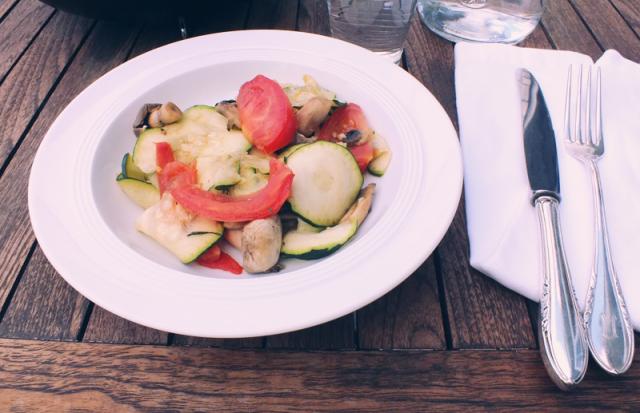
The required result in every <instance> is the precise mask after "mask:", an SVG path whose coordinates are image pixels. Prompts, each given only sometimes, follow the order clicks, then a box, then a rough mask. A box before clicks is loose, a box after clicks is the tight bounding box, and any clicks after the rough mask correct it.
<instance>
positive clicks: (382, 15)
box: [327, 0, 416, 63]
mask: <svg viewBox="0 0 640 413" xmlns="http://www.w3.org/2000/svg"><path fill="white" fill-rule="evenodd" d="M415 4H416V0H327V5H328V7H329V16H330V24H331V34H332V35H333V37H336V38H338V39H341V40H346V41H348V42H351V43H355V44H357V45H360V46H362V47H366V48H367V49H369V50H372V51H373V52H376V53H378V54H381V55H384V56H387V57H389V58H390V59H392V60H393V61H394V62H396V63H398V62H399V61H400V58H401V56H402V44H403V43H404V40H405V38H406V37H407V31H408V30H409V20H410V19H411V15H412V14H413V10H414V9H415Z"/></svg>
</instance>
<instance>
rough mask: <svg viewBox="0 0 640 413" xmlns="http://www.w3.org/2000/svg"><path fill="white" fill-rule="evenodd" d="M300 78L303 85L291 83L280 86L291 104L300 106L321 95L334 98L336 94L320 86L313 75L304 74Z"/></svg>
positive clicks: (329, 98)
mask: <svg viewBox="0 0 640 413" xmlns="http://www.w3.org/2000/svg"><path fill="white" fill-rule="evenodd" d="M302 80H303V81H304V85H303V86H297V85H292V84H285V85H283V86H282V88H283V90H284V92H285V93H286V94H287V97H288V98H289V101H290V102H291V105H293V106H295V107H301V106H303V105H304V104H305V103H307V102H308V101H309V100H310V99H313V98H314V97H322V98H325V99H328V100H331V101H333V100H334V99H335V97H336V94H335V93H333V92H331V91H329V90H327V89H323V88H321V87H320V85H318V82H316V80H315V79H314V78H313V77H311V76H309V75H304V76H303V77H302Z"/></svg>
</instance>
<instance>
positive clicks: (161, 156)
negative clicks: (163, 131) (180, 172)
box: [156, 142, 175, 169]
mask: <svg viewBox="0 0 640 413" xmlns="http://www.w3.org/2000/svg"><path fill="white" fill-rule="evenodd" d="M174 160H175V158H174V157H173V149H171V145H169V144H168V143H167V142H156V165H158V168H160V169H162V168H164V167H165V165H167V164H168V163H169V162H173V161H174Z"/></svg>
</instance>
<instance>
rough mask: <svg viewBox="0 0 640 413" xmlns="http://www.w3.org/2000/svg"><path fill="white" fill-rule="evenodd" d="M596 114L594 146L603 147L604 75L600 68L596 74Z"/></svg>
mask: <svg viewBox="0 0 640 413" xmlns="http://www.w3.org/2000/svg"><path fill="white" fill-rule="evenodd" d="M595 99H596V102H595V103H596V113H595V116H594V117H595V123H596V128H595V129H596V131H595V142H594V145H596V146H602V73H601V70H600V68H599V67H598V70H597V72H596V98H595Z"/></svg>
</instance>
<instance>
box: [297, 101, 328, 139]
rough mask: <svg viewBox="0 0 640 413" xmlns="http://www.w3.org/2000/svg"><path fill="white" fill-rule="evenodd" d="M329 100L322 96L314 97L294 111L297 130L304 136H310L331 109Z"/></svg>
mask: <svg viewBox="0 0 640 413" xmlns="http://www.w3.org/2000/svg"><path fill="white" fill-rule="evenodd" d="M331 105H332V103H331V101H330V100H329V99H326V98H323V97H314V98H312V99H309V100H308V101H307V103H305V104H304V106H302V108H300V110H298V112H296V123H297V125H298V131H300V133H302V134H303V135H305V136H311V135H312V134H313V133H314V132H315V131H316V130H318V127H319V126H320V124H321V123H322V122H323V121H324V120H325V119H326V117H327V115H328V114H329V111H330V110H331Z"/></svg>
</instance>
